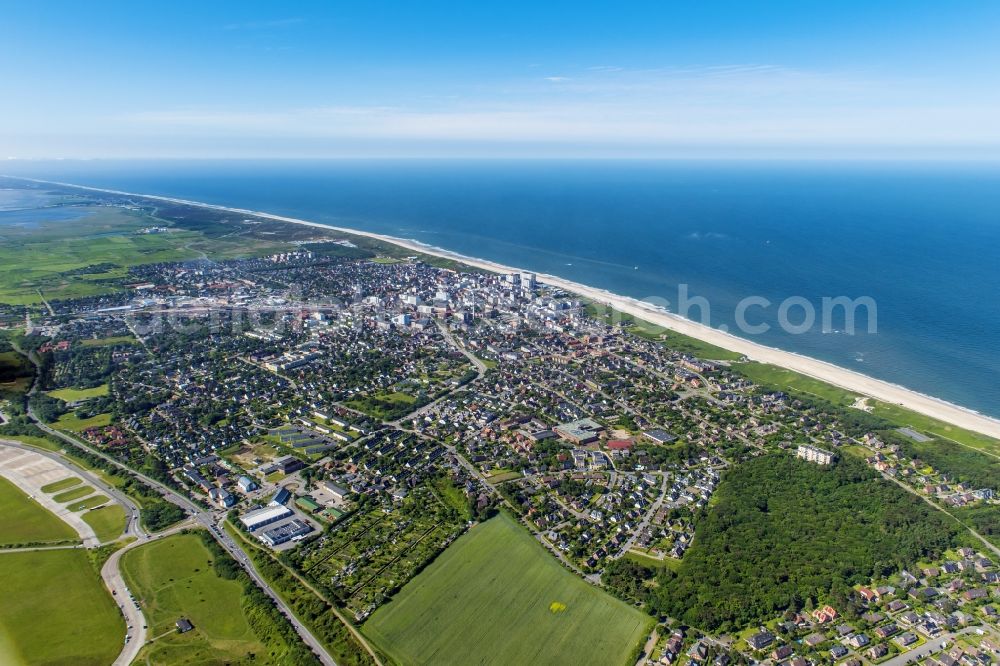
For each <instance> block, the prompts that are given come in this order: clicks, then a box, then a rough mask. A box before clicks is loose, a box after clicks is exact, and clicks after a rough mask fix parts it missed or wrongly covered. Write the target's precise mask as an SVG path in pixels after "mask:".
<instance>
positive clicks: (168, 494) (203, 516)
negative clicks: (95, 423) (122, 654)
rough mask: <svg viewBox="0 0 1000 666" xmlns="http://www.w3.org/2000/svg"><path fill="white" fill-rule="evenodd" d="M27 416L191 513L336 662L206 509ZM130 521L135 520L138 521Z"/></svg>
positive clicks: (325, 657) (308, 640) (327, 663)
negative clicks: (217, 525) (219, 528)
mask: <svg viewBox="0 0 1000 666" xmlns="http://www.w3.org/2000/svg"><path fill="white" fill-rule="evenodd" d="M32 390H34V389H32ZM28 416H29V417H30V418H31V420H32V421H34V423H35V425H37V426H38V427H39V428H41V429H42V430H43V431H44V432H46V433H48V434H49V435H52V436H53V437H57V438H59V439H61V440H62V441H64V442H66V443H68V444H71V445H72V446H75V447H77V448H80V449H83V450H85V451H87V452H88V453H91V454H93V455H96V456H98V457H100V458H102V459H103V460H105V461H107V462H108V463H111V464H112V465H114V466H115V467H118V468H119V469H122V470H123V471H125V472H127V473H128V474H130V475H132V476H133V477H135V478H137V479H139V480H141V481H142V482H144V483H145V484H146V485H148V486H152V487H153V488H155V489H157V490H158V491H159V492H160V494H161V495H163V497H164V499H166V500H168V501H169V502H172V503H174V504H176V505H177V506H179V507H181V508H182V509H184V510H185V511H187V513H188V515H190V516H191V517H193V518H194V519H195V520H196V521H197V522H198V523H199V524H201V525H202V526H204V527H206V528H208V529H209V532H210V533H211V534H212V536H213V537H215V539H216V541H218V542H219V543H220V544H221V545H222V547H223V548H225V549H226V551H228V552H229V554H230V555H232V557H233V558H234V559H235V560H236V561H237V562H239V563H240V564H241V565H242V566H243V568H244V569H245V570H246V572H247V574H248V575H249V576H250V578H251V579H252V580H253V581H254V582H255V583H256V584H257V586H258V587H260V589H261V590H263V591H264V593H265V594H267V596H269V597H270V598H271V599H272V601H274V603H275V605H276V606H277V607H278V610H280V611H281V613H282V614H283V615H284V616H285V617H286V618H288V621H289V622H290V623H291V624H292V627H294V628H295V631H296V633H297V634H298V635H299V638H301V639H302V641H303V642H304V643H305V644H306V645H308V646H309V647H310V649H312V651H313V652H315V653H316V655H317V656H318V657H319V660H320V662H322V663H323V665H324V666H337V662H335V661H334V659H333V657H332V656H330V654H329V653H328V652H327V651H326V648H324V647H323V644H322V643H320V642H319V640H317V639H316V637H315V636H313V634H312V632H311V631H309V629H308V628H306V626H305V625H304V624H302V623H301V622H299V620H298V618H296V617H295V615H294V614H293V613H292V611H291V609H290V608H289V607H288V605H287V604H285V602H284V601H283V600H282V599H281V597H279V596H278V595H277V594H276V593H275V592H274V590H272V589H271V587H270V585H268V584H267V582H265V581H264V579H263V578H262V577H261V576H260V574H259V573H257V570H256V568H255V567H254V566H253V562H251V561H250V558H249V557H247V554H246V553H245V552H244V551H243V549H242V548H241V547H240V546H239V545H238V544H236V543H235V542H233V541H232V540H231V539H227V538H223V537H224V535H225V533H224V532H223V533H222V535H220V534H219V533H218V532H216V531H215V530H213V529H212V527H214V526H215V519H214V518H213V515H212V514H211V513H210V512H208V511H205V510H203V509H202V508H201V507H199V506H198V505H197V504H195V503H194V502H192V501H191V500H190V499H188V498H187V497H185V496H183V495H181V494H180V493H178V492H176V491H175V490H173V489H172V488H170V487H169V486H167V485H166V484H164V483H161V482H160V481H157V480H156V479H153V478H151V477H149V476H146V475H145V474H142V473H141V472H137V471H135V470H134V469H131V468H130V467H127V466H126V465H124V464H122V463H120V462H118V461H117V460H115V459H114V458H112V457H111V456H108V455H106V454H104V453H102V452H100V451H97V450H96V449H92V448H91V447H89V446H88V445H86V444H85V443H83V442H82V441H80V440H77V439H76V438H75V437H72V436H70V435H68V434H67V433H64V432H62V431H59V430H55V429H53V428H50V427H49V426H48V425H46V424H45V423H44V422H43V421H42V420H41V419H39V418H38V416H37V415H36V414H35V413H34V410H33V409H31V407H30V406H29V407H28ZM131 522H132V521H130V524H131ZM134 522H135V523H136V524H138V521H134ZM133 626H141V624H140V625H135V624H134V623H133ZM126 647H128V646H126Z"/></svg>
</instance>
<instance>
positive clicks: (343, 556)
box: [293, 486, 464, 619]
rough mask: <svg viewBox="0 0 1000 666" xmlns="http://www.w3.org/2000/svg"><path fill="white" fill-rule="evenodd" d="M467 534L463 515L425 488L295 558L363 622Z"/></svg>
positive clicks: (354, 520)
mask: <svg viewBox="0 0 1000 666" xmlns="http://www.w3.org/2000/svg"><path fill="white" fill-rule="evenodd" d="M463 529H464V516H463V515H462V514H461V512H460V511H458V510H457V509H456V508H455V507H453V506H450V505H447V504H445V503H443V502H442V501H441V500H439V499H438V497H437V496H436V495H435V494H434V493H433V492H432V491H431V489H430V488H429V487H426V486H422V487H418V488H415V489H414V490H413V491H412V492H411V493H410V495H409V496H408V497H407V498H406V499H405V500H403V501H402V503H400V504H399V505H397V506H395V507H394V508H393V509H392V511H390V512H388V513H386V512H384V511H383V510H382V508H381V507H378V506H375V507H371V508H370V509H368V510H362V511H359V512H358V513H356V514H355V515H354V516H352V517H351V518H349V519H348V520H346V521H344V522H343V523H341V524H340V525H338V526H337V527H336V528H335V529H334V530H333V531H331V532H330V533H329V534H327V535H325V536H324V537H322V538H320V539H318V540H316V541H313V542H311V543H309V544H307V545H305V546H303V547H302V548H301V549H299V550H298V551H296V552H295V554H294V555H293V557H295V559H296V565H297V567H298V568H299V570H301V571H302V572H303V573H304V574H305V575H306V576H307V577H308V578H309V579H310V580H312V581H313V582H314V583H315V584H316V586H317V587H319V588H320V589H322V590H324V591H325V592H327V593H328V594H329V595H330V596H331V597H334V598H337V599H339V600H340V602H341V603H342V604H343V605H344V606H345V607H346V608H347V609H348V610H349V611H351V613H353V614H354V616H355V617H356V618H358V619H363V618H364V617H366V616H367V615H368V614H370V613H371V612H372V611H373V610H374V609H375V608H377V607H378V606H379V605H381V604H383V603H385V602H386V601H387V600H388V599H389V597H391V596H392V594H393V593H394V592H395V591H396V590H398V589H399V588H400V587H402V586H403V585H404V584H405V583H406V582H407V581H408V580H410V579H411V578H412V577H413V575H414V574H415V573H416V572H417V571H419V570H420V569H421V568H422V567H423V566H425V565H426V563H427V562H428V561H430V560H431V559H433V558H434V557H435V556H436V555H437V554H438V553H439V552H440V551H441V550H442V549H443V548H445V547H446V546H447V544H449V543H451V542H452V541H453V540H454V539H455V538H456V537H457V536H458V535H459V534H461V532H462V530H463Z"/></svg>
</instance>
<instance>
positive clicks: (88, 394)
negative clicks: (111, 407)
mask: <svg viewBox="0 0 1000 666" xmlns="http://www.w3.org/2000/svg"><path fill="white" fill-rule="evenodd" d="M107 394H108V385H107V384H101V385H100V386H95V387H94V388H89V389H77V388H64V389H59V390H57V391H49V395H51V396H52V397H53V398H59V399H60V400H65V401H66V402H78V401H80V400H90V399H91V398H100V397H101V396H105V395H107Z"/></svg>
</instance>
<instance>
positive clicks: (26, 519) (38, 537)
mask: <svg viewBox="0 0 1000 666" xmlns="http://www.w3.org/2000/svg"><path fill="white" fill-rule="evenodd" d="M56 541H58V542H63V541H78V537H77V533H76V530H74V529H73V528H72V527H70V526H69V525H67V524H66V523H65V522H63V521H62V520H60V519H59V518H57V517H56V516H55V515H53V514H52V513H50V512H49V511H48V510H46V509H44V508H43V507H42V506H40V505H39V504H37V503H36V502H35V501H34V500H32V499H30V498H29V497H28V496H27V495H25V494H24V493H23V492H21V489H20V488H18V487H17V486H15V485H14V484H12V483H11V482H10V481H7V480H6V479H3V478H0V545H9V544H19V543H42V542H56ZM0 557H2V556H0Z"/></svg>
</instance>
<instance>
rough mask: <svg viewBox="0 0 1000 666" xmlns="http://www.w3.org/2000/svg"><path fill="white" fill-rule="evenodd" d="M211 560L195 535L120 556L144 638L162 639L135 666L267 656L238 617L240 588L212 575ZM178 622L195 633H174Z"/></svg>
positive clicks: (160, 542)
mask: <svg viewBox="0 0 1000 666" xmlns="http://www.w3.org/2000/svg"><path fill="white" fill-rule="evenodd" d="M211 559H212V553H211V552H209V550H208V549H207V548H205V546H204V544H202V542H201V539H200V538H199V537H198V535H196V534H178V535H174V536H171V537H167V538H165V539H161V540H159V541H155V542H153V543H150V544H147V545H144V546H142V547H140V548H135V549H133V550H130V551H129V552H127V553H125V555H124V556H122V560H121V565H122V571H123V574H124V576H125V580H126V582H127V583H128V585H129V588H130V589H131V590H132V592H133V594H134V595H135V597H136V599H138V600H139V601H140V603H141V604H142V607H143V612H144V613H145V614H146V617H147V620H148V622H149V635H150V636H161V635H162V637H161V638H159V639H157V640H156V641H154V642H153V643H152V644H151V645H148V646H147V647H145V648H144V649H143V651H142V652H141V653H140V654H139V658H138V660H137V661H138V663H155V664H206V663H232V662H236V661H239V660H241V659H245V658H246V657H247V656H248V655H249V654H256V655H259V656H263V655H266V654H267V649H266V647H265V646H264V644H263V643H261V641H260V640H259V639H258V638H257V636H256V634H254V632H253V629H252V628H251V627H250V624H249V621H248V619H247V617H246V616H245V615H244V613H243V609H242V605H241V604H242V597H243V586H242V585H241V584H240V583H239V582H238V581H236V580H226V579H224V578H221V577H220V576H219V575H217V574H216V572H215V571H214V569H213V567H212V565H211V564H210V563H209V561H210V560H211ZM181 617H185V618H187V619H189V620H190V621H191V623H192V624H193V625H194V627H195V628H194V629H193V630H192V631H190V632H187V633H184V634H179V633H176V631H175V630H174V623H175V622H176V621H177V620H178V618H181ZM262 663H267V662H266V661H264V662H262Z"/></svg>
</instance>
